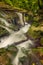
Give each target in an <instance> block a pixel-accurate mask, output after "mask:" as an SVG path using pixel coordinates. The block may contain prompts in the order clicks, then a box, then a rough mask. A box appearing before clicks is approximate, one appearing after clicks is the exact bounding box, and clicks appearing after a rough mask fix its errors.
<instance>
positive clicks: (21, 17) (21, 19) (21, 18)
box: [16, 12, 24, 26]
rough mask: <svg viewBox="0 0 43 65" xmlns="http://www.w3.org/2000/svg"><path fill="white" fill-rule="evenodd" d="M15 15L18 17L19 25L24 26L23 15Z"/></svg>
mask: <svg viewBox="0 0 43 65" xmlns="http://www.w3.org/2000/svg"><path fill="white" fill-rule="evenodd" d="M16 14H17V15H18V16H19V20H20V23H21V25H23V26H24V22H23V15H22V13H19V12H16Z"/></svg>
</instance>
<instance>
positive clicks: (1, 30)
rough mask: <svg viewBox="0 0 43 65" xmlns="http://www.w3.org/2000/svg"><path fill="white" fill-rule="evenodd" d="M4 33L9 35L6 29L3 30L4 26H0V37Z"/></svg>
mask: <svg viewBox="0 0 43 65" xmlns="http://www.w3.org/2000/svg"><path fill="white" fill-rule="evenodd" d="M4 35H9V32H8V31H7V30H5V29H4V28H2V27H0V37H2V36H4Z"/></svg>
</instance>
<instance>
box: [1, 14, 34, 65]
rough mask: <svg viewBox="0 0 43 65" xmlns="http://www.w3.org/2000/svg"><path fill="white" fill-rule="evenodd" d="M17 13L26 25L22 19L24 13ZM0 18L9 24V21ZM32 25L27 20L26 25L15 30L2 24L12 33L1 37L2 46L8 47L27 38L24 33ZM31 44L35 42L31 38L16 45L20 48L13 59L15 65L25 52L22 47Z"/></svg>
mask: <svg viewBox="0 0 43 65" xmlns="http://www.w3.org/2000/svg"><path fill="white" fill-rule="evenodd" d="M17 14H18V15H19V18H20V21H21V24H22V25H24V23H23V19H22V14H21V13H17ZM0 20H1V21H2V22H4V23H5V25H6V26H9V23H8V22H7V21H6V20H4V19H2V18H0ZM30 26H31V25H30V24H28V23H26V22H25V26H24V27H22V28H20V30H19V31H16V32H15V31H13V30H11V29H9V28H8V27H5V26H1V25H0V27H2V28H5V29H6V30H7V31H8V32H9V33H10V35H9V36H8V37H4V38H1V42H0V48H3V47H6V46H8V45H11V44H15V42H20V41H22V40H26V39H27V37H26V36H25V35H24V33H26V32H27V31H28V29H29V27H30ZM30 44H31V45H33V42H32V41H31V40H30V39H29V40H27V41H25V42H22V43H21V44H18V45H16V46H17V48H18V49H19V51H18V53H17V56H16V57H15V58H14V60H13V65H18V62H19V57H22V56H24V54H23V53H22V51H21V48H22V47H24V48H26V49H27V48H28V47H29V45H30Z"/></svg>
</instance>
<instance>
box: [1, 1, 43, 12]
mask: <svg viewBox="0 0 43 65" xmlns="http://www.w3.org/2000/svg"><path fill="white" fill-rule="evenodd" d="M2 1H3V2H5V3H7V4H10V5H11V6H13V7H14V6H16V7H19V8H23V9H26V10H31V11H33V12H37V11H38V10H39V4H40V6H42V5H43V1H42V0H2ZM38 2H39V3H38Z"/></svg>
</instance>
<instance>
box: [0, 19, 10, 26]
mask: <svg viewBox="0 0 43 65" xmlns="http://www.w3.org/2000/svg"><path fill="white" fill-rule="evenodd" d="M0 21H1V22H3V23H5V25H6V26H9V25H10V24H9V23H8V22H7V21H6V20H5V19H4V18H0Z"/></svg>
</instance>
